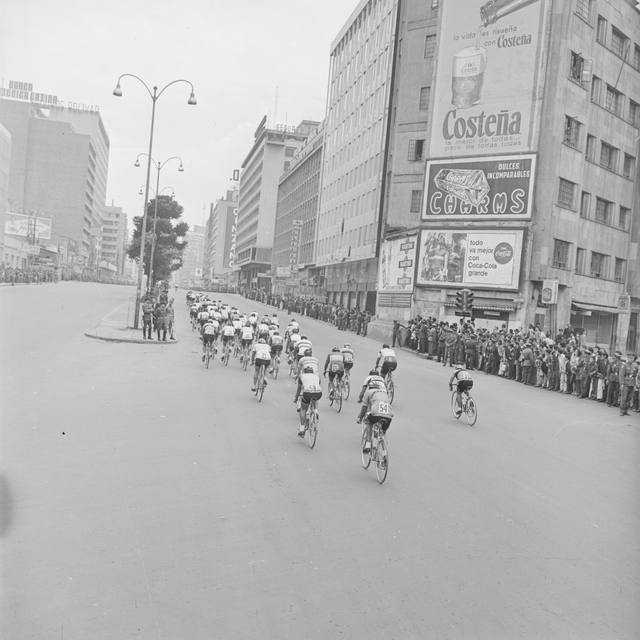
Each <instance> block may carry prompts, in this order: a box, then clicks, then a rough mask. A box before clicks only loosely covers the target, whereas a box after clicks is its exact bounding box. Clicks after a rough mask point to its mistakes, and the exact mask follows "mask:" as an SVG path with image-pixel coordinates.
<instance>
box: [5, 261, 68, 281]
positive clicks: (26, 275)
mask: <svg viewBox="0 0 640 640" xmlns="http://www.w3.org/2000/svg"><path fill="white" fill-rule="evenodd" d="M43 282H58V275H57V273H56V271H55V269H39V268H32V267H28V268H26V269H17V268H15V267H7V266H5V265H0V283H6V284H9V283H10V284H16V283H17V284H42V283H43Z"/></svg>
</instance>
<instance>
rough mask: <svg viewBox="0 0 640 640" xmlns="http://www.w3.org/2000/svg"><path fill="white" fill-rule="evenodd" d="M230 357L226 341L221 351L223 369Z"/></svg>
mask: <svg viewBox="0 0 640 640" xmlns="http://www.w3.org/2000/svg"><path fill="white" fill-rule="evenodd" d="M230 357H231V349H230V347H229V341H228V340H226V341H225V343H224V347H223V350H222V362H224V366H225V367H226V366H227V365H228V364H229V358H230Z"/></svg>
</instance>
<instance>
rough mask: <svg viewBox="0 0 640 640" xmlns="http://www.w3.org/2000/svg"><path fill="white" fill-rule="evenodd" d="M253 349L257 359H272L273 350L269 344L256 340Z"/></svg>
mask: <svg viewBox="0 0 640 640" xmlns="http://www.w3.org/2000/svg"><path fill="white" fill-rule="evenodd" d="M251 350H252V351H253V354H254V357H255V359H256V360H271V351H270V349H269V345H268V344H266V343H265V344H263V343H262V342H256V343H255V344H254V345H253V349H251Z"/></svg>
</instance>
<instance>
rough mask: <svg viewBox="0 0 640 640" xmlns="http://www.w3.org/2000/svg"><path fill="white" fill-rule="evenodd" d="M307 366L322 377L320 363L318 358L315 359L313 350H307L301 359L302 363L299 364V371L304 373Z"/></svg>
mask: <svg viewBox="0 0 640 640" xmlns="http://www.w3.org/2000/svg"><path fill="white" fill-rule="evenodd" d="M307 366H311V367H312V368H313V370H314V371H315V373H317V374H318V376H319V375H320V364H319V363H318V358H315V357H314V356H313V350H312V349H307V350H306V351H305V352H304V354H303V356H302V358H300V363H299V369H298V370H299V371H302V370H303V369H304V367H307Z"/></svg>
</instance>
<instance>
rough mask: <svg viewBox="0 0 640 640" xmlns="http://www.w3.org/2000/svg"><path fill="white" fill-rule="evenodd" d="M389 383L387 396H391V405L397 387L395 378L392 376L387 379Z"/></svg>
mask: <svg viewBox="0 0 640 640" xmlns="http://www.w3.org/2000/svg"><path fill="white" fill-rule="evenodd" d="M387 380H388V382H387V394H388V396H389V404H392V403H393V396H394V395H395V393H396V386H395V384H393V378H392V377H391V376H389V377H388V378H387Z"/></svg>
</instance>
